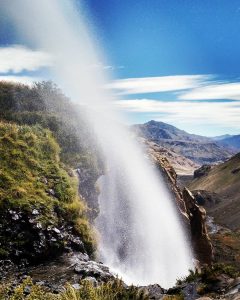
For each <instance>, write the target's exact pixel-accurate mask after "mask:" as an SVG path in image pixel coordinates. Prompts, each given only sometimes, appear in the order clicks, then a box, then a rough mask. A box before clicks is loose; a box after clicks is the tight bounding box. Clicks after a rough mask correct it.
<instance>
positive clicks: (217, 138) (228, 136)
mask: <svg viewBox="0 0 240 300" xmlns="http://www.w3.org/2000/svg"><path fill="white" fill-rule="evenodd" d="M230 137H232V135H231V134H224V135H219V136H214V137H212V138H211V139H212V140H214V141H222V140H224V139H227V138H230Z"/></svg>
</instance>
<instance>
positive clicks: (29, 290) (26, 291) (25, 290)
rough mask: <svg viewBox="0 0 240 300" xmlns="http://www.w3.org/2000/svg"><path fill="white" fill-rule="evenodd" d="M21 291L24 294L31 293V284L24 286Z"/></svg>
mask: <svg viewBox="0 0 240 300" xmlns="http://www.w3.org/2000/svg"><path fill="white" fill-rule="evenodd" d="M23 293H24V294H25V295H29V294H30V293H31V286H29V285H27V286H25V288H24V291H23Z"/></svg>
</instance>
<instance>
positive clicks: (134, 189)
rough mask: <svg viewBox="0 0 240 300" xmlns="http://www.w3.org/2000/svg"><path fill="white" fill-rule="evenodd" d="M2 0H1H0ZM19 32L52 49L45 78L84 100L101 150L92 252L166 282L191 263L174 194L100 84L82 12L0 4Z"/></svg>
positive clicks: (59, 4)
mask: <svg viewBox="0 0 240 300" xmlns="http://www.w3.org/2000/svg"><path fill="white" fill-rule="evenodd" d="M7 2H8V3H7ZM1 6H2V9H4V11H5V13H7V14H8V16H10V18H11V19H12V20H13V21H14V23H15V25H16V28H17V30H18V31H19V36H20V37H21V38H22V39H23V41H24V42H25V43H27V44H28V45H30V46H31V47H34V48H37V49H38V50H39V49H40V50H41V51H44V52H46V53H48V54H49V55H50V57H52V59H53V60H52V67H51V72H52V78H53V79H54V81H56V82H57V83H58V84H59V85H60V86H61V88H62V89H63V90H64V92H65V93H66V94H67V95H68V96H70V97H71V98H72V99H73V100H75V101H78V102H79V103H81V104H84V105H87V106H88V107H90V110H89V111H90V113H89V114H88V116H87V118H88V122H89V126H92V128H93V129H94V130H95V133H96V135H97V137H98V139H99V143H100V146H101V150H102V152H103V153H104V156H105V158H106V165H107V172H106V174H105V176H103V177H102V178H100V182H99V183H100V186H101V195H100V197H99V204H100V215H99V216H98V218H97V220H96V226H97V228H98V230H99V233H100V241H99V255H100V257H101V259H102V260H103V262H104V263H105V264H107V265H108V266H110V267H111V268H112V269H113V270H115V271H116V272H118V273H119V275H120V276H122V278H123V279H124V280H126V281H127V282H128V283H134V284H140V285H146V284H151V283H160V284H161V285H162V286H164V287H169V286H171V285H173V284H174V283H175V280H176V278H178V277H181V276H183V275H186V274H187V273H188V270H189V269H190V268H191V267H192V254H191V251H190V248H189V245H188V243H187V240H186V238H185V236H184V232H183V229H182V227H181V224H180V221H179V219H178V214H177V211H176V209H175V207H174V204H173V203H174V202H173V200H172V199H171V196H170V195H169V193H168V191H167V189H166V187H165V185H164V182H163V179H162V178H161V176H160V174H159V172H158V171H156V170H155V169H154V167H153V166H152V165H151V163H150V162H149V161H148V160H147V159H146V158H145V157H144V154H143V151H142V149H141V148H140V146H139V145H138V144H137V143H136V141H134V140H133V138H131V136H130V134H129V132H128V130H127V129H126V128H125V127H124V126H121V125H120V124H121V120H120V118H119V114H118V113H117V112H116V111H115V109H114V99H113V97H111V96H110V95H109V93H108V92H106V90H105V89H104V88H103V86H104V84H105V83H106V78H105V74H103V72H102V69H101V68H99V67H96V66H98V65H99V61H103V60H102V59H101V60H100V55H99V53H97V51H96V46H95V45H94V44H93V41H92V40H93V38H92V37H91V35H90V31H89V30H88V28H87V27H89V26H90V25H89V24H88V25H86V24H87V22H86V21H85V20H84V17H83V15H82V14H81V12H80V11H78V9H77V7H76V5H75V3H73V2H72V1H67V0H61V1H58V0H51V1H49V0H41V1H32V0H18V1H6V2H4V3H3V4H1Z"/></svg>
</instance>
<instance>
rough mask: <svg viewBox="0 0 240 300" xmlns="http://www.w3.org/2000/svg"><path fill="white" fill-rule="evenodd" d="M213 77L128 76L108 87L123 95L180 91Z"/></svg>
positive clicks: (199, 84) (201, 83)
mask: <svg viewBox="0 0 240 300" xmlns="http://www.w3.org/2000/svg"><path fill="white" fill-rule="evenodd" d="M211 78H212V76H211V75H175V76H161V77H144V78H127V79H121V80H115V81H113V82H112V83H110V84H108V86H107V88H111V89H113V90H116V91H117V92H118V93H119V94H122V95H130V94H145V93H157V92H168V91H180V90H186V89H193V88H197V87H199V86H202V85H203V84H205V83H206V81H208V80H210V79H211Z"/></svg>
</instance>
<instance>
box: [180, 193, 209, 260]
mask: <svg viewBox="0 0 240 300" xmlns="http://www.w3.org/2000/svg"><path fill="white" fill-rule="evenodd" d="M182 195H183V199H184V203H185V205H186V210H187V215H188V217H189V221H190V228H191V238H192V245H193V249H194V252H195V253H196V255H197V258H198V260H199V261H200V262H201V263H204V264H208V265H211V263H212V261H213V247H212V244H211V241H210V238H209V236H208V232H207V227H206V211H205V209H204V208H203V207H202V206H199V205H197V202H196V199H195V198H194V196H193V195H192V193H191V192H190V191H189V190H188V189H187V188H184V190H183V193H182Z"/></svg>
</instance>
